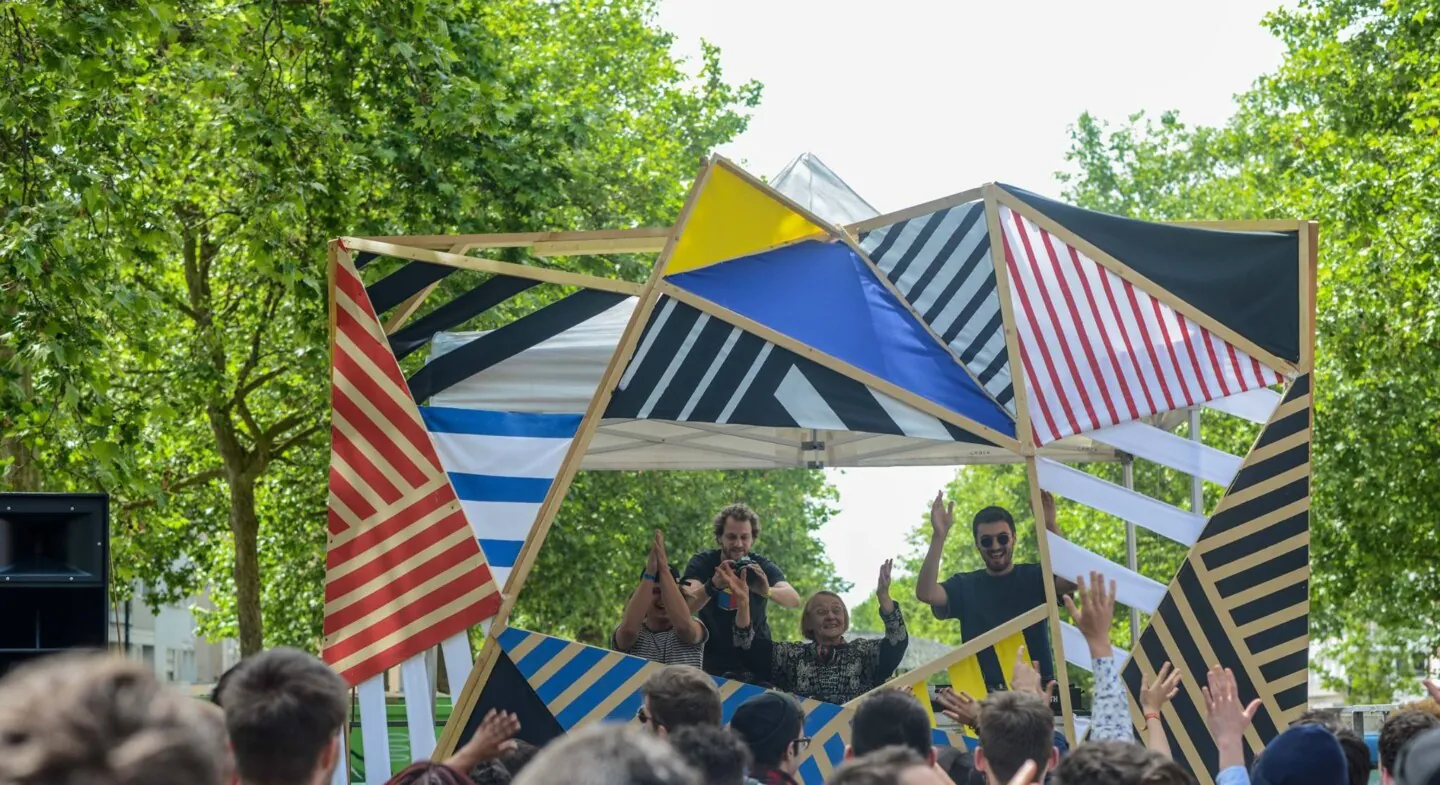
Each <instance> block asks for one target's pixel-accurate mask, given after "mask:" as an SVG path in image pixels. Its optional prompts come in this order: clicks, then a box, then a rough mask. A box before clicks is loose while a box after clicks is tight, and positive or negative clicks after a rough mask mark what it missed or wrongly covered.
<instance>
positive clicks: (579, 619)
mask: <svg viewBox="0 0 1440 785" xmlns="http://www.w3.org/2000/svg"><path fill="white" fill-rule="evenodd" d="M837 498H838V494H837V493H836V491H835V489H834V487H833V486H831V485H830V484H829V483H828V482H826V481H825V475H824V473H823V472H820V471H815V470H809V469H777V470H769V471H730V472H583V473H581V474H580V475H579V476H577V477H576V480H575V484H574V485H573V486H572V487H571V490H570V496H569V497H568V498H567V499H566V502H565V505H564V506H563V507H562V508H561V510H560V515H559V516H558V517H557V518H556V520H555V523H554V526H553V527H552V528H551V530H550V535H549V537H548V538H547V539H546V540H545V547H544V548H543V549H542V550H541V552H540V557H539V559H538V560H537V561H536V564H535V569H534V571H533V572H532V573H531V575H530V579H529V580H528V581H527V582H526V584H525V589H524V591H523V592H522V593H521V595H520V600H519V602H518V603H517V604H516V616H515V624H516V625H518V626H521V627H526V626H527V625H528V626H529V627H530V628H531V629H539V630H541V631H543V632H546V633H549V634H552V635H560V636H563V637H567V638H570V639H572V640H578V641H582V642H584V643H591V644H595V645H600V646H604V645H607V643H608V641H609V636H610V632H611V630H613V629H614V627H615V625H616V624H618V623H619V620H620V616H621V611H622V610H623V609H624V607H625V601H626V600H627V599H629V598H630V594H631V592H633V591H634V590H635V584H636V583H637V582H638V581H639V578H640V573H641V571H642V569H643V568H644V566H645V558H646V555H647V554H648V553H649V551H650V542H651V540H652V539H653V537H654V532H655V530H656V529H659V530H661V531H663V532H664V533H665V550H666V553H667V555H669V557H670V563H671V564H673V565H674V566H675V569H677V570H679V571H681V572H682V573H683V572H684V571H685V565H686V563H687V562H688V561H689V560H690V557H691V556H693V555H695V554H696V553H699V552H701V551H705V550H710V549H712V548H714V547H716V546H715V537H714V529H713V528H712V524H713V520H714V517H715V513H716V512H718V511H719V510H720V509H721V508H722V507H724V506H725V505H727V504H730V503H732V502H737V501H741V502H745V503H746V504H748V505H750V506H751V508H753V509H754V510H755V511H756V513H757V514H758V515H759V516H760V539H759V540H757V541H756V544H755V552H756V553H759V554H762V555H764V556H766V557H767V558H770V559H773V560H774V561H775V563H776V564H778V565H779V566H780V568H781V569H782V570H784V571H785V577H786V579H787V580H788V581H789V582H790V584H791V585H792V586H794V587H795V588H796V590H797V591H799V592H800V596H801V597H802V598H807V597H809V596H810V595H811V594H813V593H814V592H816V591H819V590H821V589H829V590H831V591H837V592H838V591H848V590H849V588H850V587H849V586H848V585H846V584H845V583H844V582H843V581H841V580H839V579H838V578H836V577H835V568H834V565H832V564H831V563H830V560H829V558H828V557H826V556H825V550H824V545H823V544H822V543H821V542H820V541H819V540H818V539H817V537H816V535H817V533H818V532H819V530H820V527H821V526H823V525H824V524H825V521H827V520H828V519H829V518H830V516H831V515H833V514H834V512H835V510H834V508H833V506H832V504H833V502H834V501H835V500H836V499H837ZM767 615H768V618H769V620H770V625H771V628H772V632H773V633H774V635H775V638H776V640H799V638H800V611H799V610H790V609H787V608H782V607H780V606H779V605H777V604H776V603H773V602H772V603H770V605H769V609H768V611H767Z"/></svg>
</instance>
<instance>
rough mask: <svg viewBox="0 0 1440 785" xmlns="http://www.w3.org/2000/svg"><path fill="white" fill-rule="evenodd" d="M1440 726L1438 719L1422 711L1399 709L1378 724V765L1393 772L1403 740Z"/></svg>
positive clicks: (1405, 740)
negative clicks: (1381, 723)
mask: <svg viewBox="0 0 1440 785" xmlns="http://www.w3.org/2000/svg"><path fill="white" fill-rule="evenodd" d="M1435 727H1440V719H1436V717H1435V715H1433V714H1426V713H1425V712H1423V711H1413V710H1412V711H1401V712H1397V713H1395V714H1391V715H1390V716H1389V717H1386V718H1385V724H1384V725H1381V726H1380V766H1381V768H1383V769H1385V771H1388V772H1390V773H1391V774H1394V773H1395V759H1396V758H1397V757H1399V756H1400V748H1401V747H1404V746H1405V742H1407V741H1409V740H1411V739H1413V738H1415V737H1416V736H1419V735H1420V734H1422V733H1424V732H1425V731H1427V730H1430V729H1431V728H1435Z"/></svg>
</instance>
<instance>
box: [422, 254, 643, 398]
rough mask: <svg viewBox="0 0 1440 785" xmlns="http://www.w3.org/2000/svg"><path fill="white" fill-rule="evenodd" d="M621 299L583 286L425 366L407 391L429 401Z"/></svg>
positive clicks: (601, 311)
mask: <svg viewBox="0 0 1440 785" xmlns="http://www.w3.org/2000/svg"><path fill="white" fill-rule="evenodd" d="M501 280H503V279H501ZM486 283H487V284H488V283H491V281H487V282H486ZM623 299H625V295H623V294H617V293H614V292H600V291H595V290H593V289H582V290H580V291H578V292H576V293H574V294H572V295H570V296H569V297H566V298H565V299H563V300H560V301H559V302H557V303H553V304H551V305H547V306H545V307H544V308H541V309H540V310H538V311H536V312H534V313H532V314H528V315H526V316H523V317H521V318H519V319H516V320H515V321H513V322H511V323H510V324H507V325H505V326H504V327H501V328H500V329H498V330H495V331H494V332H491V333H488V334H486V335H483V336H481V337H479V338H477V339H475V340H474V341H471V342H470V343H467V344H465V345H464V346H461V347H460V348H458V349H456V350H454V351H452V352H450V353H449V354H446V355H445V356H443V357H440V358H438V359H436V360H435V361H434V362H431V363H429V364H427V365H425V366H424V367H422V368H421V369H420V370H419V371H416V373H415V375H414V376H411V377H410V378H409V380H408V381H409V384H410V393H411V395H413V396H415V400H416V401H417V402H420V401H425V400H429V398H430V397H431V396H433V395H435V394H436V393H440V392H444V391H445V390H448V389H450V388H451V387H453V386H454V385H456V384H459V383H460V382H462V381H464V380H466V379H468V378H470V377H471V376H474V375H475V374H477V373H480V372H481V371H483V370H485V369H486V368H489V367H490V366H492V365H494V364H496V363H498V362H500V361H502V360H506V359H509V358H511V357H514V356H515V355H517V354H519V353H521V352H523V351H525V350H526V349H529V348H531V347H532V346H535V345H536V344H538V343H540V342H541V341H545V340H548V339H550V338H554V337H555V336H557V335H559V334H560V333H563V332H565V331H566V330H569V329H570V328H572V327H574V326H575V325H577V324H580V323H581V322H583V321H585V320H586V319H591V318H594V317H595V316H597V315H599V314H601V313H603V312H604V311H606V310H607V309H609V308H613V307H614V306H615V305H616V304H617V303H619V302H620V301H621V300H623Z"/></svg>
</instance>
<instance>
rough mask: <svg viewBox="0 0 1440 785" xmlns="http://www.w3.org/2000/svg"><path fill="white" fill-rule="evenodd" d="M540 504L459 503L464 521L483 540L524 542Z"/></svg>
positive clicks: (537, 513)
mask: <svg viewBox="0 0 1440 785" xmlns="http://www.w3.org/2000/svg"><path fill="white" fill-rule="evenodd" d="M540 504H541V502H535V503H532V502H472V501H465V500H463V499H462V500H461V501H460V506H461V507H463V508H464V509H465V519H466V520H468V521H470V527H471V528H472V529H474V530H475V536H476V537H479V538H481V539H484V540H524V539H525V538H526V537H529V536H530V526H531V524H533V523H535V516H536V515H539V514H540Z"/></svg>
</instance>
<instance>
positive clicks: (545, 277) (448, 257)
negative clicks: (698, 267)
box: [340, 237, 645, 294]
mask: <svg viewBox="0 0 1440 785" xmlns="http://www.w3.org/2000/svg"><path fill="white" fill-rule="evenodd" d="M340 241H341V242H342V243H344V245H345V247H347V248H349V249H351V250H355V251H369V252H370V253H376V254H380V255H381V256H393V257H396V258H399V259H411V260H414V261H417V262H430V263H432V264H443V265H446V266H449V267H456V268H459V269H462V270H475V271H476V272H482V273H490V274H492V275H509V276H513V277H516V278H528V279H530V280H532V281H540V282H541V283H553V284H559V285H560V286H578V287H580V288H582V289H598V290H600V291H603V292H616V293H618V294H639V293H640V292H641V291H642V290H643V289H644V288H645V287H644V286H643V285H642V284H638V283H631V282H630V281H618V280H615V279H614V278H601V277H599V276H595V275H585V274H583V273H571V272H566V271H564V270H552V269H550V268H548V267H531V266H529V265H524V264H513V263H511V262H497V261H495V260H493V259H481V258H478V257H475V256H462V255H460V254H454V253H449V252H446V251H432V250H429V249H427V248H417V247H411V246H405V245H394V244H392V243H385V242H379V241H377V240H365V239H362V238H359V237H342V238H340Z"/></svg>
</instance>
